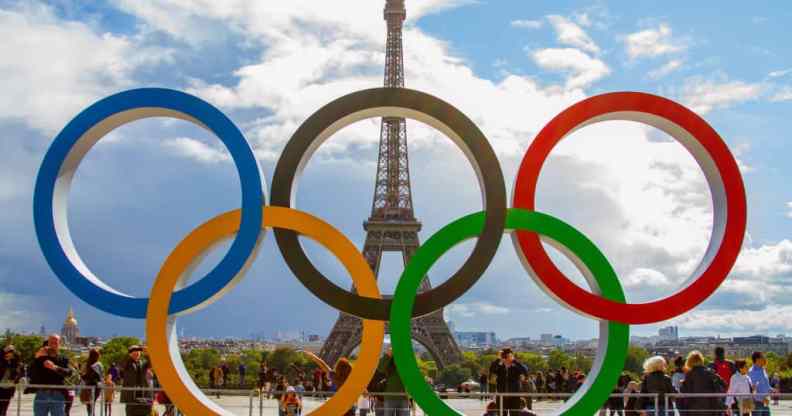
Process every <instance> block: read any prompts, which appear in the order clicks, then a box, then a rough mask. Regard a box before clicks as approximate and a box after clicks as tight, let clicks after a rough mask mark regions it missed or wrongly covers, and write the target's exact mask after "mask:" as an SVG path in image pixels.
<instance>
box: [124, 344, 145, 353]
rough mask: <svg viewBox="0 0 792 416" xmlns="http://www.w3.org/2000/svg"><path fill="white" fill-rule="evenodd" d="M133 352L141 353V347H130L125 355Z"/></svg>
mask: <svg viewBox="0 0 792 416" xmlns="http://www.w3.org/2000/svg"><path fill="white" fill-rule="evenodd" d="M135 351H143V347H141V346H140V345H130V346H129V348H127V353H129V354H131V353H133V352H135Z"/></svg>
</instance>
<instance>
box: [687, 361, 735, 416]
mask: <svg viewBox="0 0 792 416" xmlns="http://www.w3.org/2000/svg"><path fill="white" fill-rule="evenodd" d="M685 367H687V369H688V371H687V373H686V374H685V380H684V381H683V382H682V388H681V391H680V392H681V393H683V394H689V393H695V394H721V393H724V392H725V391H726V385H725V384H724V383H723V380H721V378H720V376H718V375H717V374H715V372H713V371H712V370H710V369H709V368H707V367H705V366H704V356H703V355H702V354H701V352H699V351H691V352H690V354H688V358H687V362H686V365H685ZM681 407H682V410H683V411H680V414H683V415H696V416H722V415H723V413H724V412H725V411H726V404H725V402H724V401H723V399H722V398H721V397H716V396H713V397H685V398H684V399H682V406H681Z"/></svg>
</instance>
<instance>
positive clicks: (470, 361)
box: [460, 351, 489, 375]
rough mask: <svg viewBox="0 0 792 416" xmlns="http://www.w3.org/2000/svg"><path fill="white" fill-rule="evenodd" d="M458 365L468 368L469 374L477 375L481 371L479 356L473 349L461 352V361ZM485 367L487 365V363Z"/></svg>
mask: <svg viewBox="0 0 792 416" xmlns="http://www.w3.org/2000/svg"><path fill="white" fill-rule="evenodd" d="M460 365H461V366H462V367H465V368H467V369H468V370H470V374H473V375H477V374H480V373H481V368H482V365H481V361H479V357H478V356H476V353H475V352H473V351H465V352H463V353H462V362H461V363H460ZM487 367H489V364H488V365H487Z"/></svg>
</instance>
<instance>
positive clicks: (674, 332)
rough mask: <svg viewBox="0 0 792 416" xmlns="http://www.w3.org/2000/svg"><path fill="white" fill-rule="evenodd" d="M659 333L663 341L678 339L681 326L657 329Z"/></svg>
mask: <svg viewBox="0 0 792 416" xmlns="http://www.w3.org/2000/svg"><path fill="white" fill-rule="evenodd" d="M657 335H658V336H659V337H660V340H661V341H676V340H678V339H679V327H676V326H667V327H665V328H660V330H658V331H657Z"/></svg>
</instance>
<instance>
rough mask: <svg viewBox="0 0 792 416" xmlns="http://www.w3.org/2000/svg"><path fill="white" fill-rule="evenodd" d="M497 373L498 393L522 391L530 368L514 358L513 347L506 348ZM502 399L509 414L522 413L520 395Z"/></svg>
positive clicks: (496, 369)
mask: <svg viewBox="0 0 792 416" xmlns="http://www.w3.org/2000/svg"><path fill="white" fill-rule="evenodd" d="M495 374H496V375H497V377H498V393H520V392H521V390H522V389H521V387H522V382H523V380H525V379H526V378H527V377H528V369H527V368H525V366H524V365H522V363H520V362H519V361H517V360H516V359H515V358H514V352H512V350H511V348H504V349H503V351H501V360H500V364H499V365H498V366H496V367H495ZM502 400H503V409H504V410H506V411H507V413H508V414H509V415H518V414H520V411H521V410H522V401H521V400H520V397H519V396H508V397H503V399H502Z"/></svg>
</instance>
